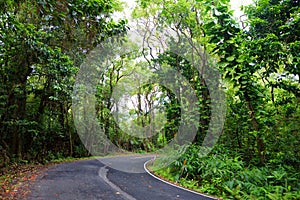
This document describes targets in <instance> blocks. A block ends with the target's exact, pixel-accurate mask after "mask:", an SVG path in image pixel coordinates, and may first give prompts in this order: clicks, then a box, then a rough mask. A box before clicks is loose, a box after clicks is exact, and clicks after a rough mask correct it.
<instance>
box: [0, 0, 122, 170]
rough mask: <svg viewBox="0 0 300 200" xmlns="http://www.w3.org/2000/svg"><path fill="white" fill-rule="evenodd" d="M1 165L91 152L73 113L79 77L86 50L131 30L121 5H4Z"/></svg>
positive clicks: (46, 1) (45, 1) (0, 23)
mask: <svg viewBox="0 0 300 200" xmlns="http://www.w3.org/2000/svg"><path fill="white" fill-rule="evenodd" d="M0 9H1V14H0V66H1V68H0V71H1V77H0V99H1V103H0V147H1V158H3V159H1V167H3V166H5V165H7V164H8V163H9V161H18V160H39V161H41V162H44V161H46V160H49V159H55V158H62V157H64V156H78V155H79V156H83V155H87V152H86V151H83V150H80V148H82V147H81V146H82V144H81V141H80V140H79V137H78V136H77V134H76V131H75V127H74V125H73V121H72V116H71V110H70V108H71V93H72V89H73V84H74V81H75V75H76V73H77V71H78V69H79V66H80V64H81V62H82V60H83V59H84V57H85V55H86V53H87V52H89V51H90V50H91V49H92V48H93V47H95V46H96V45H97V44H99V42H100V41H101V40H103V39H104V38H106V37H109V36H112V35H114V34H119V33H122V32H124V31H126V25H125V24H126V20H121V21H119V22H115V21H113V20H112V19H111V17H110V15H111V13H113V12H114V11H116V10H120V9H121V7H120V4H119V3H118V2H115V1H106V2H104V1H51V0H42V1H30V0H21V1H13V0H12V1H5V2H3V1H1V8H0Z"/></svg>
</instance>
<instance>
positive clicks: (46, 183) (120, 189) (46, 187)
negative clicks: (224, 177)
mask: <svg viewBox="0 0 300 200" xmlns="http://www.w3.org/2000/svg"><path fill="white" fill-rule="evenodd" d="M152 158H153V156H149V155H146V156H140V155H138V156H132V155H131V156H119V157H114V158H101V159H98V160H97V159H93V160H84V161H76V162H71V163H64V164H59V165H57V166H54V167H51V168H49V169H48V170H47V171H46V172H45V173H44V174H42V175H41V176H40V177H38V179H37V180H36V181H35V182H34V184H33V185H32V186H31V188H30V189H31V193H30V194H29V195H28V197H27V198H26V199H28V200H54V199H55V200H60V199H61V200H77V199H78V200H94V199H95V200H96V199H97V200H202V199H203V200H209V199H215V198H212V197H209V196H206V195H203V194H200V193H197V192H194V191H190V190H186V189H183V188H179V187H178V186H175V185H171V184H170V183H168V182H166V181H163V180H160V179H158V178H157V177H155V176H154V175H152V174H151V173H150V172H149V171H148V170H147V169H146V168H145V163H146V162H147V161H149V160H150V159H152ZM99 161H100V162H99ZM116 166H118V167H117V168H115V167H116Z"/></svg>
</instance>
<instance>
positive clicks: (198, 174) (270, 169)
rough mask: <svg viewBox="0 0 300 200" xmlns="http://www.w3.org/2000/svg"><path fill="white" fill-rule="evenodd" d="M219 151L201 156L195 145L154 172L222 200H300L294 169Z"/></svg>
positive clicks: (297, 173)
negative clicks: (255, 163)
mask: <svg viewBox="0 0 300 200" xmlns="http://www.w3.org/2000/svg"><path fill="white" fill-rule="evenodd" d="M220 149H222V148H217V150H215V151H213V152H212V153H211V154H209V155H208V156H206V157H201V156H199V150H200V147H198V146H194V145H192V146H190V147H189V148H188V149H187V150H186V151H185V153H184V154H183V155H182V156H181V157H180V158H179V159H177V160H176V161H175V162H173V163H172V164H171V165H170V166H168V167H167V168H163V169H160V170H157V171H156V172H155V173H156V174H157V175H159V176H162V177H164V178H166V179H169V180H171V181H173V182H176V183H178V184H180V185H182V186H184V187H187V188H190V189H193V190H196V191H199V192H202V193H207V194H211V195H214V196H218V197H221V198H223V199H253V200H254V199H270V200H279V199H280V200H281V199H300V191H299V188H300V183H299V180H300V173H299V171H297V169H296V168H294V167H293V166H288V165H280V164H279V165H277V166H274V165H265V166H261V167H257V166H253V165H246V163H244V162H243V161H242V160H241V159H240V157H239V155H234V154H232V152H221V151H220ZM160 162H162V160H160ZM156 164H158V163H156ZM154 165H155V162H154ZM153 167H154V166H152V168H153Z"/></svg>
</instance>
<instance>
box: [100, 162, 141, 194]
mask: <svg viewBox="0 0 300 200" xmlns="http://www.w3.org/2000/svg"><path fill="white" fill-rule="evenodd" d="M106 167H107V166H104V167H101V168H100V170H99V172H98V175H99V177H100V178H102V180H103V181H104V182H105V183H107V184H108V185H109V186H110V187H112V188H113V189H114V190H116V191H117V192H119V193H120V195H122V196H123V197H124V198H125V199H126V200H137V199H136V198H134V197H133V196H131V195H129V194H127V193H126V192H125V191H123V190H122V189H121V188H119V187H118V186H117V185H115V184H114V183H113V182H111V181H110V180H109V179H108V178H107V172H108V170H109V169H107V168H106Z"/></svg>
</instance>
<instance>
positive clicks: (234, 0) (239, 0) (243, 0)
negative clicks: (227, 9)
mask: <svg viewBox="0 0 300 200" xmlns="http://www.w3.org/2000/svg"><path fill="white" fill-rule="evenodd" d="M121 1H122V2H126V3H127V5H128V7H129V8H131V9H132V8H133V7H134V6H133V5H134V2H135V0H121ZM252 2H253V0H230V4H231V8H232V9H233V10H234V16H235V17H236V18H239V17H240V16H241V15H243V12H242V11H241V10H240V6H241V5H244V6H245V5H249V4H251V3H252ZM124 13H125V16H127V17H128V16H130V12H128V11H127V10H125V12H124ZM124 13H123V14H121V13H118V14H117V15H118V16H116V18H121V17H124Z"/></svg>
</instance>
